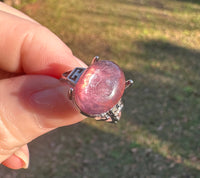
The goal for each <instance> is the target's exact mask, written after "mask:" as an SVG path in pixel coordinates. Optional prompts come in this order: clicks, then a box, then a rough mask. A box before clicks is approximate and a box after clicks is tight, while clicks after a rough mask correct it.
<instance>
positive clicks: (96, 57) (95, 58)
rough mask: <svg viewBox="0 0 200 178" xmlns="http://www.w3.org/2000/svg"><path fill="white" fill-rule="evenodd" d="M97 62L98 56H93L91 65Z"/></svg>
mask: <svg viewBox="0 0 200 178" xmlns="http://www.w3.org/2000/svg"><path fill="white" fill-rule="evenodd" d="M98 61H99V56H95V57H94V58H93V59H92V63H91V64H94V63H95V62H98Z"/></svg>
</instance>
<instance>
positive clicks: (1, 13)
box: [0, 2, 86, 169]
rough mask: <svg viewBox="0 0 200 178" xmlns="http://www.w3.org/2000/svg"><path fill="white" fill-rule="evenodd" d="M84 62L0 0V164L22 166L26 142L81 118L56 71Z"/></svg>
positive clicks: (27, 160) (58, 40) (24, 162)
mask: <svg viewBox="0 0 200 178" xmlns="http://www.w3.org/2000/svg"><path fill="white" fill-rule="evenodd" d="M77 66H82V67H86V65H85V64H84V63H83V62H82V61H81V60H79V59H78V58H76V57H75V56H74V55H73V54H72V52H71V50H70V49H69V48H68V47H67V46H66V45H65V44H64V43H63V42H62V41H61V40H60V39H59V38H58V37H57V36H56V35H54V34H53V33H52V32H50V31H49V30H48V29H47V28H45V27H43V26H42V25H40V24H39V23H37V22H36V21H34V20H33V19H31V18H30V17H28V16H26V15H25V14H23V13H21V12H19V11H17V10H16V9H13V8H11V7H9V6H7V5H5V4H4V3H1V2H0V98H1V99H0V163H1V164H3V165H5V166H7V167H9V168H12V169H20V168H27V167H28V163H29V151H28V146H27V143H29V142H30V141H32V140H33V139H35V138H37V137H38V136H40V135H42V134H45V133H46V132H49V131H51V130H53V129H55V128H58V127H60V126H65V125H71V124H74V123H77V122H80V121H81V120H83V119H84V116H82V115H81V114H80V113H79V112H78V111H77V109H76V108H75V106H74V104H73V103H72V102H71V101H70V100H69V98H68V96H67V93H68V90H69V86H68V85H67V83H63V82H61V81H59V80H58V79H59V77H60V76H61V74H62V73H64V72H66V71H70V70H72V69H73V68H75V67H77Z"/></svg>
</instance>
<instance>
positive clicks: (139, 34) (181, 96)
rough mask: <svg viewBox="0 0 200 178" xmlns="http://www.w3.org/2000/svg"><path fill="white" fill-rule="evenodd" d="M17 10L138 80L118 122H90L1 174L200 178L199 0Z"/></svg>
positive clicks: (53, 3)
mask: <svg viewBox="0 0 200 178" xmlns="http://www.w3.org/2000/svg"><path fill="white" fill-rule="evenodd" d="M17 8H18V9H20V10H22V11H24V12H25V13H27V14H28V15H30V16H31V17H32V18H34V19H36V20H37V21H39V22H40V23H41V24H43V25H44V26H46V27H48V28H49V29H50V30H52V31H53V32H54V33H56V34H57V35H58V36H59V37H60V38H61V39H62V40H63V41H64V42H65V43H66V44H67V45H68V46H69V47H70V48H71V49H72V51H73V53H74V55H76V56H77V57H79V58H80V59H82V60H84V61H85V62H86V63H89V62H90V61H91V59H92V58H93V56H95V55H99V56H100V57H101V58H102V59H109V60H113V61H115V62H116V63H118V64H119V65H120V66H121V67H122V68H123V70H124V71H125V74H126V78H127V79H128V78H132V79H133V80H134V81H135V83H134V86H133V87H132V88H130V89H129V90H128V91H127V92H126V94H125V105H126V106H125V109H124V112H123V116H122V118H121V121H120V122H119V124H118V125H110V124H105V123H99V122H95V121H93V120H92V119H87V120H85V121H84V122H82V123H80V124H76V125H74V126H70V127H64V128H60V129H58V130H56V131H53V132H51V133H49V134H47V135H45V136H42V137H40V138H38V139H36V140H35V141H33V142H32V143H30V144H29V146H30V152H31V164H30V168H29V169H28V170H20V171H17V172H16V171H11V170H8V169H6V168H1V171H0V175H2V176H3V177H6V176H7V177H9V176H10V177H17V178H23V177H27V178H32V177H38V178H43V177H53V178H64V177H77V178H79V177H83V178H87V177H91V178H93V177H95V178H98V177H105V178H110V177H116V178H129V177H130V178H132V177H171V178H174V177H189V178H190V177H195V178H196V177H200V141H199V138H200V132H199V130H200V91H199V88H200V63H199V60H200V45H199V44H200V31H199V29H200V13H199V12H200V3H199V2H198V1H195V0H193V1H192V0H177V1H174V0H168V1H166V0H159V1H158V0H145V1H144V0H101V1H98V0H91V1H86V0H83V1H78V0H68V1H64V0H59V1H57V0H47V1H42V0H28V1H22V4H21V6H18V7H17Z"/></svg>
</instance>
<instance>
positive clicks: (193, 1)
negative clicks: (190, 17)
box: [177, 0, 200, 5]
mask: <svg viewBox="0 0 200 178" xmlns="http://www.w3.org/2000/svg"><path fill="white" fill-rule="evenodd" d="M177 1H179V2H187V3H194V4H199V5H200V1H199V0H177Z"/></svg>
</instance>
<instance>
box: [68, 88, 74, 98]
mask: <svg viewBox="0 0 200 178" xmlns="http://www.w3.org/2000/svg"><path fill="white" fill-rule="evenodd" d="M73 91H74V89H73V88H70V89H69V99H70V100H72V96H73Z"/></svg>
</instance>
